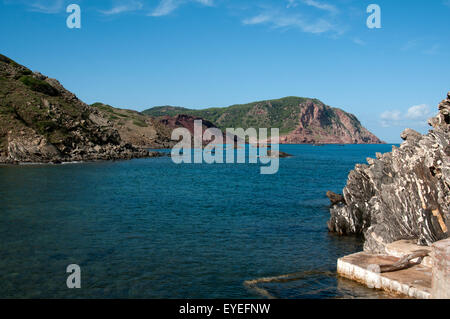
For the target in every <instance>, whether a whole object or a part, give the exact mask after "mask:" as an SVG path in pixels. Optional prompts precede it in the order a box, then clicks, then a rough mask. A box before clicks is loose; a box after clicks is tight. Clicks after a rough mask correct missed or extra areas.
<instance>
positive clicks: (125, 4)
mask: <svg viewBox="0 0 450 319" xmlns="http://www.w3.org/2000/svg"><path fill="white" fill-rule="evenodd" d="M143 7H144V5H143V3H142V2H140V1H134V0H131V1H121V2H119V3H117V4H116V5H115V6H113V7H112V8H111V9H109V10H100V12H101V13H103V14H105V15H115V14H120V13H124V12H132V11H138V10H141V9H142V8H143Z"/></svg>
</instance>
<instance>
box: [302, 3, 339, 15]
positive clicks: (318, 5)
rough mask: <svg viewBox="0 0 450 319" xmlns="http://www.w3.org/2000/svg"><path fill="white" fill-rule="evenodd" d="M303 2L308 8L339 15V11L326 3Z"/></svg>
mask: <svg viewBox="0 0 450 319" xmlns="http://www.w3.org/2000/svg"><path fill="white" fill-rule="evenodd" d="M302 2H303V3H304V4H306V5H308V6H311V7H314V8H316V9H320V10H325V11H328V12H331V13H337V12H338V9H337V8H336V7H335V6H334V5H332V4H328V3H325V2H319V1H316V0H302Z"/></svg>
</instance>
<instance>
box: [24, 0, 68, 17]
mask: <svg viewBox="0 0 450 319" xmlns="http://www.w3.org/2000/svg"><path fill="white" fill-rule="evenodd" d="M27 4H28V6H29V7H30V10H31V11H35V12H41V13H48V14H53V13H59V12H61V11H62V10H63V8H64V0H47V1H45V0H35V1H29V2H27Z"/></svg>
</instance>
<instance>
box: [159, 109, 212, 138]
mask: <svg viewBox="0 0 450 319" xmlns="http://www.w3.org/2000/svg"><path fill="white" fill-rule="evenodd" d="M197 120H201V121H202V125H203V132H204V131H205V130H207V129H208V128H214V127H215V125H214V124H212V123H211V122H209V121H207V120H205V119H202V118H200V117H196V116H191V115H184V114H180V115H176V116H164V117H162V118H161V119H160V120H159V121H160V123H161V124H163V125H165V126H166V127H167V128H168V129H170V130H174V129H176V128H178V127H184V128H187V129H188V130H189V132H191V134H192V135H194V121H197Z"/></svg>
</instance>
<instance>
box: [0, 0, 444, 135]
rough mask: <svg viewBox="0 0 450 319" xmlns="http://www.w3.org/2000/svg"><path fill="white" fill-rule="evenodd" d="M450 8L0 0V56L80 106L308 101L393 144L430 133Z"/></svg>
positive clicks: (328, 2) (207, 0)
mask: <svg viewBox="0 0 450 319" xmlns="http://www.w3.org/2000/svg"><path fill="white" fill-rule="evenodd" d="M69 4H78V5H79V6H80V8H81V28H80V29H69V28H68V27H67V25H66V20H67V18H68V16H69V14H70V13H67V12H66V8H67V6H68V5H69ZM370 4H377V5H378V6H379V7H380V9H381V15H380V17H381V28H372V29H370V28H368V26H367V23H366V21H367V19H368V17H369V16H370V15H371V13H367V7H368V6H369V5H370ZM449 15H450V0H428V1H427V0H411V1H404V0H371V1H363V0H333V1H332V0H253V1H251V0H147V1H144V0H95V1H93V0H90V1H89V0H82V1H81V0H80V1H76V0H69V1H66V0H47V1H46V0H0V53H2V54H4V55H6V56H8V57H10V58H12V59H14V60H15V61H17V62H18V63H21V64H23V65H25V66H27V67H29V68H30V69H32V70H34V71H39V72H41V73H43V74H45V75H47V76H49V77H53V78H56V79H58V80H59V81H60V82H61V83H62V84H63V85H64V86H65V87H66V88H67V89H68V90H70V91H72V92H74V93H75V94H76V95H77V96H78V97H79V98H80V99H82V100H83V101H85V102H86V103H94V102H103V103H106V104H110V105H113V106H115V107H121V108H131V109H135V110H144V109H147V108H150V107H152V106H157V105H176V106H185V107H190V108H206V107H217V106H228V105H232V104H240V103H248V102H253V101H259V100H266V99H274V98H281V97H284V96H302V97H311V98H318V99H320V100H321V101H323V102H324V103H326V104H327V105H330V106H333V107H339V108H342V109H344V110H345V111H348V112H350V113H353V114H355V115H356V116H357V117H358V118H359V119H360V121H361V122H362V124H363V125H364V126H365V127H367V128H368V129H369V130H370V131H372V132H373V133H374V134H375V135H377V136H378V137H380V138H381V139H383V140H385V141H387V142H391V143H398V142H400V133H401V132H402V131H403V129H405V128H406V127H410V128H413V129H416V130H418V131H420V132H422V133H425V132H427V130H428V129H429V127H428V125H427V124H426V120H427V118H429V117H431V116H433V115H434V114H436V113H437V105H438V103H439V102H440V101H441V100H442V99H444V98H445V96H446V93H447V92H448V91H450V76H449V74H450V41H449V40H450V33H449V31H450V19H448V17H449Z"/></svg>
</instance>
